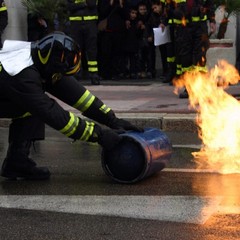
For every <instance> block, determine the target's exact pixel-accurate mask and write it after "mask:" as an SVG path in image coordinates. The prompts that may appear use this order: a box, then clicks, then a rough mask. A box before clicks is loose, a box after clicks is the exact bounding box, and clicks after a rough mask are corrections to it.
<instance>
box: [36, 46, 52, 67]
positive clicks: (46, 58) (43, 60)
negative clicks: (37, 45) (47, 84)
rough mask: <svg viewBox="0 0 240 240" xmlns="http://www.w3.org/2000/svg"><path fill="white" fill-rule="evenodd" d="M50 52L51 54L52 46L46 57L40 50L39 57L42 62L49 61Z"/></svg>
mask: <svg viewBox="0 0 240 240" xmlns="http://www.w3.org/2000/svg"><path fill="white" fill-rule="evenodd" d="M50 54H51V48H50V49H49V51H48V54H47V56H46V57H42V55H41V52H40V50H38V57H39V59H40V61H41V63H42V64H46V63H47V61H48V60H49V57H50Z"/></svg>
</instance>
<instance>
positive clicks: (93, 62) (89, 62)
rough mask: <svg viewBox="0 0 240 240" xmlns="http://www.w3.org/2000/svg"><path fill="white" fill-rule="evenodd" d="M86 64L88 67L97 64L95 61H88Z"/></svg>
mask: <svg viewBox="0 0 240 240" xmlns="http://www.w3.org/2000/svg"><path fill="white" fill-rule="evenodd" d="M87 63H88V65H91V66H94V65H97V64H98V63H97V61H88V62H87Z"/></svg>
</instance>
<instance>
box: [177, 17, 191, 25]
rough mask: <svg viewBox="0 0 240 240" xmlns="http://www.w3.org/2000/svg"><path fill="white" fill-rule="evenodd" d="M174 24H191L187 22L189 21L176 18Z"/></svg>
mask: <svg viewBox="0 0 240 240" xmlns="http://www.w3.org/2000/svg"><path fill="white" fill-rule="evenodd" d="M173 22H174V23H175V24H183V25H184V24H185V23H189V21H188V20H187V19H181V20H180V19H176V18H174V19H173Z"/></svg>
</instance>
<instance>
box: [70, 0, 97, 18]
mask: <svg viewBox="0 0 240 240" xmlns="http://www.w3.org/2000/svg"><path fill="white" fill-rule="evenodd" d="M97 4H98V0H68V10H69V20H70V21H91V20H98V9H97Z"/></svg>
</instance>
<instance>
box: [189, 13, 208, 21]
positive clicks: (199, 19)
mask: <svg viewBox="0 0 240 240" xmlns="http://www.w3.org/2000/svg"><path fill="white" fill-rule="evenodd" d="M206 20H207V15H204V17H203V18H200V17H192V21H193V22H200V21H206Z"/></svg>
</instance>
